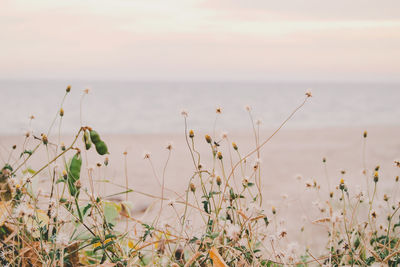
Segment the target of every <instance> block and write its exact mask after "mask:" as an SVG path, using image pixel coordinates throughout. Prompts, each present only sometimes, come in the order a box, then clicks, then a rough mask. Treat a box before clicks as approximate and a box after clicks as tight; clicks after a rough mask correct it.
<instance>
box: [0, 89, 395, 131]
mask: <svg viewBox="0 0 400 267" xmlns="http://www.w3.org/2000/svg"><path fill="white" fill-rule="evenodd" d="M68 84H71V85H72V90H71V93H70V94H69V95H68V97H67V98H66V101H65V104H64V110H65V116H64V118H63V123H62V132H63V133H74V132H76V130H77V129H78V128H79V126H80V100H81V95H82V93H83V89H85V88H90V93H89V95H87V96H85V98H84V100H83V108H82V119H83V124H84V125H90V126H92V127H93V128H96V129H97V130H98V131H101V132H103V133H177V132H182V131H183V129H184V124H183V118H182V116H181V114H180V112H181V110H182V109H185V110H187V111H188V113H189V117H188V122H189V127H190V128H193V129H195V130H197V131H211V130H212V129H213V124H214V120H215V115H216V114H215V108H216V107H221V108H222V115H221V116H220V117H219V118H218V122H217V130H218V131H222V130H226V131H228V132H229V131H230V132H232V131H249V130H250V129H251V123H250V121H249V117H248V114H247V113H246V111H245V109H244V107H245V106H246V105H249V106H251V107H252V112H253V114H254V118H255V119H261V120H262V127H263V128H271V127H276V126H277V125H279V124H280V123H281V122H282V121H283V120H284V119H285V118H286V117H287V116H288V114H290V112H291V111H292V110H293V109H294V108H295V107H296V106H297V105H298V104H300V103H301V101H302V100H303V97H304V92H305V91H306V89H307V88H311V89H312V92H313V97H312V98H311V99H310V100H311V101H309V103H307V105H306V106H305V107H304V108H303V109H302V110H301V111H300V112H299V113H298V114H296V116H295V117H294V118H293V120H291V121H290V123H289V124H288V127H290V128H296V127H297V128H324V127H335V126H343V127H347V126H379V125H384V126H390V125H400V85H399V84H340V83H337V84H336V83H330V84H317V83H316V84H313V83H311V84H306V83H291V84H279V83H277V84H272V83H265V84H264V83H222V82H220V83H211V82H210V83H206V82H202V83H190V82H182V83H179V82H176V83H169V82H154V83H141V82H111V81H107V82H100V81H99V82H82V81H77V82H63V81H31V82H28V81H24V82H22V81H19V82H17V81H0V99H1V104H0V121H1V126H0V134H3V135H4V134H22V133H24V132H25V131H26V130H28V129H29V128H30V127H31V128H32V129H33V130H34V131H36V132H47V129H48V128H49V126H50V124H51V122H52V120H53V118H54V117H55V115H56V112H57V111H58V110H59V107H60V103H61V100H62V97H63V95H64V93H65V88H66V87H67V85H68ZM31 114H32V115H34V116H35V119H34V120H33V122H32V125H31V126H29V116H30V115H31Z"/></svg>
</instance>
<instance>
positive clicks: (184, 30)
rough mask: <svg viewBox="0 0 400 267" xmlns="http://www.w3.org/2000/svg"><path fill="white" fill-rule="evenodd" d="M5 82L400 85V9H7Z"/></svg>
mask: <svg viewBox="0 0 400 267" xmlns="http://www.w3.org/2000/svg"><path fill="white" fill-rule="evenodd" d="M0 34H1V35H0V36H1V37H0V40H1V41H0V79H3V80H4V79H14V80H29V79H62V80H70V79H78V80H119V81H125V80H126V81H128V80H129V81H131V80H133V81H136V80H138V81H310V80H312V81H352V82H353V81H354V82H396V83H397V82H400V1H398V0H387V1H384V0H352V1H349V0H335V1H321V0H279V1H276V0H274V1H269V0H252V1H249V0H230V1H229V0H180V1H178V0H57V1H54V0H35V1H32V0H0Z"/></svg>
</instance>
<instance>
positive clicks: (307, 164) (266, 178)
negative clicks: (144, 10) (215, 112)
mask: <svg viewBox="0 0 400 267" xmlns="http://www.w3.org/2000/svg"><path fill="white" fill-rule="evenodd" d="M364 130H368V138H367V145H366V166H367V168H368V169H369V170H370V171H371V170H372V169H373V168H375V166H376V165H380V170H381V171H380V176H381V178H380V179H381V181H380V184H379V190H380V192H381V193H386V192H387V193H389V194H390V193H392V192H393V190H394V187H393V185H394V184H395V183H394V177H395V176H396V175H399V174H400V169H399V168H396V167H394V163H393V162H394V160H395V159H398V158H400V138H399V137H400V127H387V126H386V127H365V128H362V129H361V128H325V129H296V130H295V129H286V128H283V129H282V130H281V131H280V132H279V133H278V134H277V135H276V136H275V137H274V138H272V139H271V141H270V142H269V143H267V144H266V145H265V146H264V147H263V148H262V150H261V171H262V183H263V189H262V190H263V197H264V210H265V212H266V213H267V215H268V216H272V215H271V206H272V205H273V206H275V207H277V210H278V213H277V215H276V216H277V217H278V218H282V219H285V220H286V221H287V222H286V225H287V228H288V230H289V233H291V235H289V236H288V238H289V239H297V240H299V239H301V240H303V241H304V242H307V243H308V244H309V245H310V246H314V247H315V244H316V242H317V241H315V239H316V236H315V235H314V236H313V237H311V235H310V234H311V233H320V234H322V235H326V233H325V232H324V231H323V230H324V228H323V227H321V226H315V225H313V224H312V223H311V222H312V221H313V220H315V219H317V218H318V216H319V214H318V212H317V211H316V208H315V207H314V206H313V204H312V202H313V201H315V200H318V199H319V197H322V199H327V197H326V196H327V195H328V185H330V187H331V190H334V187H335V186H337V185H338V183H339V181H340V179H341V178H344V179H345V180H346V183H347V184H348V185H349V187H354V186H356V185H358V184H359V185H361V186H362V187H365V177H364V176H363V175H362V173H361V172H362V169H363V160H362V155H363V142H364V138H363V136H362V133H363V132H364ZM271 133H272V130H270V131H263V132H262V133H261V138H260V139H261V140H263V139H264V138H266V137H268V136H269V135H270V134H271ZM195 134H196V136H195V141H196V146H197V148H198V150H199V151H200V152H201V153H202V155H203V156H202V161H201V162H202V164H203V165H204V166H205V167H208V166H209V164H210V162H211V153H210V148H209V146H208V145H207V144H206V142H205V140H204V133H201V134H200V133H195ZM103 139H104V140H105V141H106V142H107V144H108V146H109V150H110V155H109V163H110V164H109V166H108V167H107V168H106V169H104V167H101V169H102V170H101V171H100V170H97V169H98V168H97V167H96V166H95V164H96V163H97V162H103V158H101V157H98V156H96V155H95V153H94V152H90V153H88V157H89V162H90V163H89V164H90V165H92V166H93V167H94V169H95V172H98V173H99V175H100V176H101V179H109V180H111V181H113V182H114V183H116V184H120V185H125V174H124V155H123V153H124V152H125V151H126V152H127V156H126V157H127V158H126V159H127V166H126V167H127V177H128V183H129V187H130V188H133V189H134V190H138V191H142V192H146V193H150V194H152V195H158V196H160V195H161V188H160V186H159V185H158V182H157V178H156V177H155V174H156V175H157V177H158V179H159V180H161V178H162V173H163V168H164V165H165V162H166V160H167V157H168V153H169V151H168V150H167V149H166V146H167V144H168V143H169V142H171V143H172V146H173V149H172V152H171V157H170V159H169V162H168V165H167V167H166V171H165V187H166V188H168V189H171V190H173V191H175V192H177V193H178V194H181V195H182V194H183V193H184V192H185V190H186V188H187V184H188V181H189V178H190V177H191V176H192V174H193V171H194V168H193V163H192V159H191V156H190V153H189V150H188V148H187V145H186V143H185V138H184V134H183V133H182V134H173V135H110V136H107V135H105V136H103ZM218 139H219V138H218ZM228 139H229V141H228V142H229V145H228V143H227V140H222V142H221V146H220V147H221V151H222V152H223V154H224V164H225V166H226V168H227V169H230V166H229V165H230V164H231V162H230V157H229V154H228V153H227V149H228V147H230V143H231V142H232V141H235V142H236V143H237V144H238V146H239V151H240V152H241V154H242V155H245V154H246V153H247V152H248V151H250V150H251V149H253V148H254V146H255V144H254V142H255V141H254V138H253V136H252V134H251V132H249V133H230V134H228ZM23 140H24V139H23V137H18V136H2V137H0V149H1V150H0V151H1V153H0V155H1V158H0V160H1V161H3V162H4V161H5V160H6V159H7V153H6V150H8V151H9V150H10V149H9V148H11V146H12V145H13V144H17V146H19V147H20V146H21V144H22V142H23ZM70 140H71V137H69V138H68V137H67V138H65V143H66V144H68V142H69V141H70ZM145 151H148V152H149V153H150V158H151V163H152V164H153V165H154V170H155V174H154V173H153V170H152V167H151V164H150V161H149V160H146V159H144V153H145ZM40 157H41V159H42V160H43V157H44V159H45V157H46V154H45V153H44V151H41V152H40ZM324 157H325V158H326V160H327V173H328V177H329V180H327V176H326V173H325V168H324V165H323V163H322V158H324ZM237 160H238V158H237V156H236V155H235V154H233V157H232V162H233V163H235V162H237ZM254 160H255V156H251V157H250V159H249V163H251V162H253V161H254ZM38 162H39V161H38V160H37V159H34V160H32V162H30V163H29V166H31V167H32V168H33V169H38V168H39V165H38ZM96 168H97V169H96ZM342 170H345V171H346V174H345V175H342V174H341V171H342ZM46 175H47V173H46V172H44V173H43V174H42V175H40V176H39V177H37V178H35V179H39V180H41V181H43V182H42V183H40V184H41V187H42V188H43V189H44V190H46V188H48V180H47V179H46ZM298 175H301V176H302V179H301V180H300V181H299V180H297V179H296V176H298ZM236 179H237V182H238V183H239V184H240V183H241V179H242V178H241V177H236ZM314 179H315V181H317V183H318V184H320V185H321V187H322V188H321V191H320V193H319V195H318V194H317V193H315V192H314V191H312V190H308V189H306V186H305V181H306V180H314ZM371 179H372V178H371ZM328 181H329V182H328ZM120 190H121V189H120V188H118V187H116V186H112V185H110V184H102V185H97V187H96V191H97V192H99V193H101V194H111V193H112V192H118V191H120ZM285 194H286V195H287V196H288V199H287V200H284V198H283V195H285ZM165 195H166V197H168V198H171V199H174V198H177V195H176V194H174V193H172V192H169V191H167V190H166V192H165ZM124 198H125V196H124V195H119V196H116V197H114V198H113V199H116V200H124ZM322 199H321V200H320V201H321V202H323V200H322ZM129 200H130V201H132V202H133V205H134V206H133V210H134V214H135V216H138V217H140V216H142V214H141V211H142V210H144V209H145V208H146V207H148V206H149V205H151V203H153V201H154V199H153V198H150V197H146V196H143V195H141V194H137V193H131V194H130V195H129ZM156 205H159V204H156ZM157 209H158V206H157ZM167 210H168V207H166V208H165V211H164V213H163V216H167V217H168V216H169V215H171V214H170V213H169V212H168V211H167ZM302 216H305V217H304V220H305V221H306V222H302V221H301V217H302ZM175 218H176V217H175ZM303 224H306V225H310V226H309V227H307V229H306V230H305V232H303V233H300V231H299V229H300V227H301V226H302V225H303ZM314 241H315V242H314Z"/></svg>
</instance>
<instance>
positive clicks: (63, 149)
mask: <svg viewBox="0 0 400 267" xmlns="http://www.w3.org/2000/svg"><path fill="white" fill-rule="evenodd" d="M65 149H66V148H65V144H64V143H61V150H62V151H65Z"/></svg>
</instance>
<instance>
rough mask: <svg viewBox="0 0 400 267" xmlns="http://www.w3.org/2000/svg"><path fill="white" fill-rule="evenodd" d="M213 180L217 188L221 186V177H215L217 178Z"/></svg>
mask: <svg viewBox="0 0 400 267" xmlns="http://www.w3.org/2000/svg"><path fill="white" fill-rule="evenodd" d="M215 180H216V181H217V185H218V186H220V185H221V184H222V181H221V177H219V176H217V178H215Z"/></svg>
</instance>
